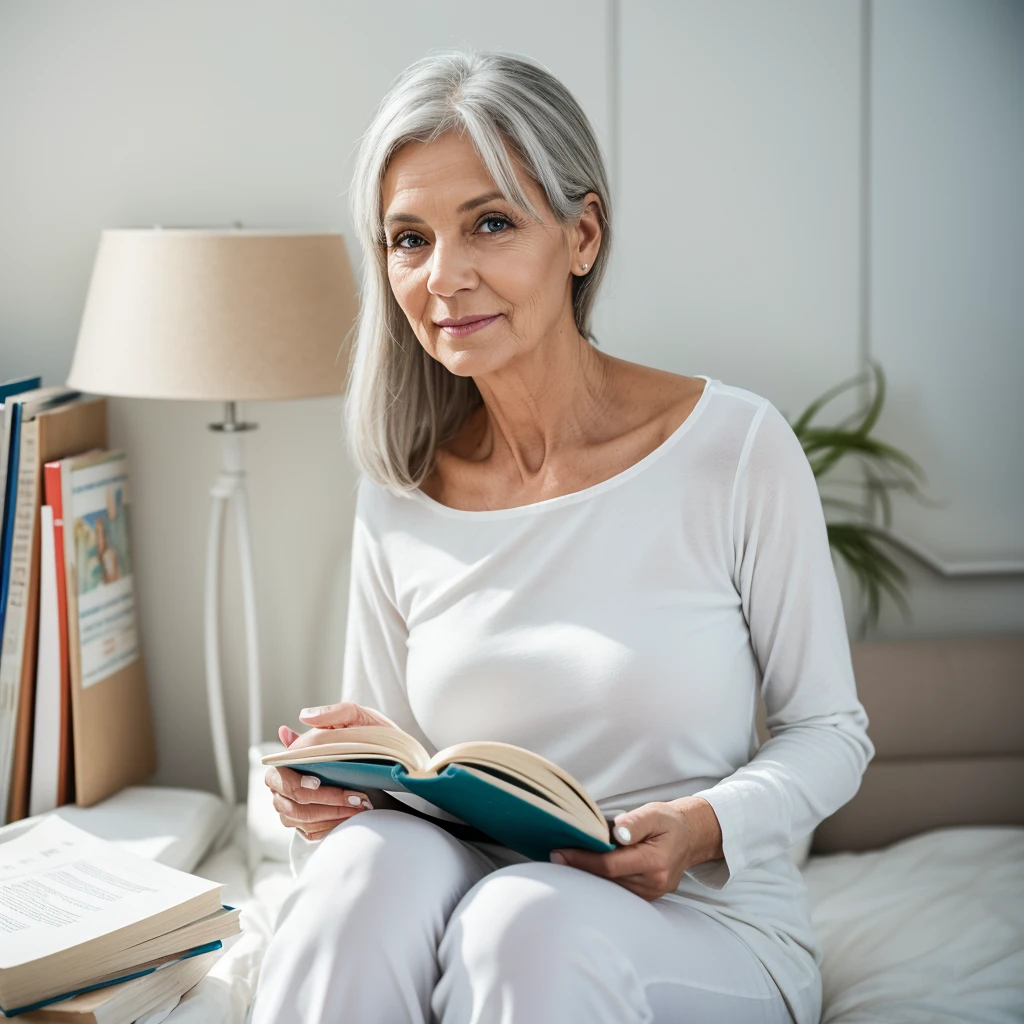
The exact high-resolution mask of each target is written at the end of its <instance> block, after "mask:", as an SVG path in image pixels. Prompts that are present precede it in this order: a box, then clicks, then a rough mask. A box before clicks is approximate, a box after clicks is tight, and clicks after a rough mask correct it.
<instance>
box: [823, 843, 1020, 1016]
mask: <svg viewBox="0 0 1024 1024" xmlns="http://www.w3.org/2000/svg"><path fill="white" fill-rule="evenodd" d="M803 874H804V879H805V880H806V882H807V885H808V888H809V889H810V892H811V900H812V907H813V917H812V920H813V922H814V928H815V931H816V932H817V934H818V936H819V938H820V939H821V942H822V947H823V954H824V959H823V962H822V979H823V982H824V997H825V998H824V1013H823V1014H822V1021H823V1024H838V1022H842V1024H876V1022H877V1024H882V1022H885V1024H893V1022H898V1024H917V1022H920V1024H925V1022H927V1024H940V1022H946V1021H957V1022H962V1021H972V1022H977V1024H982V1022H984V1024H1011V1022H1016V1024H1020V1022H1021V1021H1024V828H1011V827H1008V826H1007V827H998V826H993V827H988V828H951V829H937V830H935V831H933V832H927V833H924V834H923V835H920V836H914V837H913V838H912V839H905V840H903V841H902V842H900V843H896V844H894V845H893V846H890V847H888V848H887V849H885V850H881V851H876V852H870V853H859V854H852V853H839V854H831V855H828V856H823V857H812V858H811V859H810V861H809V862H808V864H807V867H806V868H805V869H804V873H803Z"/></svg>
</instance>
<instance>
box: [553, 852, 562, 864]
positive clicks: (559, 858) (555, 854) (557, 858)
mask: <svg viewBox="0 0 1024 1024" xmlns="http://www.w3.org/2000/svg"><path fill="white" fill-rule="evenodd" d="M551 863H552V864H564V863H565V858H564V857H563V856H562V855H561V854H560V853H559V852H558V851H557V850H552V851H551Z"/></svg>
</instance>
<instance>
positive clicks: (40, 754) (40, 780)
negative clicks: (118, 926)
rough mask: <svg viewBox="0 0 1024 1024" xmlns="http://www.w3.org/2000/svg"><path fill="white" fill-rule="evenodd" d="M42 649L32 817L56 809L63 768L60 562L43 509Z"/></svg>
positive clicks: (50, 523)
mask: <svg viewBox="0 0 1024 1024" xmlns="http://www.w3.org/2000/svg"><path fill="white" fill-rule="evenodd" d="M39 540H40V574H39V645H38V654H37V656H36V706H35V713H34V720H33V724H32V774H31V782H30V789H29V814H31V815H37V814H43V813H44V812H46V811H52V810H53V809H54V808H55V807H56V806H57V802H58V801H57V792H58V785H59V776H60V767H61V714H62V710H63V708H62V700H61V683H62V677H61V665H60V657H61V650H60V628H59V610H58V603H57V559H56V548H55V546H54V544H55V537H54V531H53V509H52V508H51V507H50V506H49V505H43V506H42V508H41V509H40V535H39Z"/></svg>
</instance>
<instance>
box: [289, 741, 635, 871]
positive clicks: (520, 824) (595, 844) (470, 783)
mask: <svg viewBox="0 0 1024 1024" xmlns="http://www.w3.org/2000/svg"><path fill="white" fill-rule="evenodd" d="M285 753H287V752H285ZM295 753H296V755H297V756H304V757H307V758H308V757H311V756H313V755H314V754H315V748H305V749H304V750H302V751H296V752H295ZM277 756H278V757H280V756H281V755H277ZM276 763H278V764H281V761H280V760H278V761H277V762H276ZM287 767H289V768H291V769H292V770H293V771H297V772H300V773H301V774H303V775H315V776H316V777H317V778H318V779H320V781H321V782H322V783H325V784H326V785H330V786H339V787H341V788H344V789H358V790H362V789H366V788H368V787H369V788H373V789H383V790H391V791H395V790H405V791H406V792H408V793H413V794H415V795H416V796H419V797H422V798H423V799H424V800H429V801H430V803H432V804H434V806H435V807H440V808H441V809H442V810H444V811H447V812H448V813H449V814H453V815H454V816H455V817H456V818H459V819H460V820H461V821H464V822H465V823H466V824H467V825H472V826H473V827H474V828H477V829H479V830H480V831H481V832H484V833H486V834H487V835H488V836H490V837H491V838H492V839H494V840H495V841H497V842H499V843H501V844H503V845H504V846H507V847H509V848H510V849H512V850H515V851H517V852H518V853H521V854H523V855H524V856H526V857H529V858H530V859H531V860H548V858H549V855H550V853H551V851H552V850H558V849H571V848H577V849H584V850H595V851H598V852H604V851H608V850H614V849H615V845H614V844H613V843H611V842H602V841H601V840H600V839H596V838H594V836H592V835H590V834H588V833H587V832H585V831H584V830H583V829H581V828H579V827H577V826H575V825H573V824H571V823H570V822H567V821H565V820H564V818H563V817H562V816H560V815H559V814H558V813H552V812H549V811H546V810H544V809H543V808H542V807H539V806H538V805H537V802H534V801H531V800H529V799H526V798H524V797H521V796H517V795H516V794H515V793H514V792H510V791H509V788H508V787H507V786H501V785H498V784H497V783H491V782H489V781H488V780H487V778H486V777H485V773H483V772H480V771H479V770H477V771H467V769H466V768H464V767H463V766H462V765H459V764H449V765H447V766H446V767H445V768H444V769H443V770H442V771H440V772H438V774H437V775H434V776H429V777H426V778H423V777H421V776H419V775H415V776H413V775H410V774H409V772H408V771H407V770H406V769H405V768H404V767H403V766H402V765H400V764H395V763H393V762H388V761H385V760H383V759H382V760H377V759H372V760H371V759H367V760H366V761H341V760H323V761H306V762H305V763H302V764H290V765H287ZM482 776H484V777H482ZM518 785H519V786H522V785H523V784H522V783H521V782H520V783H518Z"/></svg>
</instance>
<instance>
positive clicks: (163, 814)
mask: <svg viewBox="0 0 1024 1024" xmlns="http://www.w3.org/2000/svg"><path fill="white" fill-rule="evenodd" d="M48 813H49V814H56V815H57V816H58V817H59V818H63V819H64V820H65V821H67V822H70V823H71V824H72V825H75V826H76V827H78V828H80V829H82V830H83V831H84V832H89V833H91V834H92V835H94V836H99V837H100V838H101V839H109V840H110V841H111V842H114V843H117V845H118V846H123V847H124V848H125V849H127V850H131V851H132V852H133V853H137V854H139V856H141V857H147V858H149V859H150V860H155V861H159V862H160V863H161V864H167V865H169V866H170V867H172V868H178V869H179V870H181V871H191V870H192V869H193V868H194V867H195V866H196V865H197V864H198V863H199V862H200V861H201V860H202V859H203V857H204V856H205V855H206V853H207V851H208V850H209V849H210V848H211V847H212V846H213V845H214V842H215V841H216V840H217V839H218V838H219V837H220V836H221V835H222V834H223V833H224V831H225V829H226V827H230V825H231V824H232V819H233V816H232V815H230V814H228V813H227V807H226V806H225V804H224V801H223V800H221V798H220V797H218V796H214V795H213V793H207V792H204V791H203V790H198V789H173V788H170V787H166V786H128V787H127V788H125V789H122V790H121V791H120V792H118V793H115V794H114V795H113V796H111V797H108V798H107V799H106V800H101V801H100V802H99V803H98V804H93V806H92V807H77V806H75V805H74V804H67V805H65V806H64V807H58V808H57V809H56V810H55V811H50V812H48ZM46 816H47V815H46V814H37V815H35V816H34V817H32V818H25V819H23V820H22V821H16V822H13V823H12V824H10V825H5V826H4V827H3V828H2V829H0V842H6V841H7V840H8V839H13V838H14V837H15V836H17V835H20V834H21V833H22V832H25V831H26V830H27V829H29V828H31V827H32V826H33V825H35V824H37V823H38V822H39V821H41V820H42V819H43V818H45V817H46Z"/></svg>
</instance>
